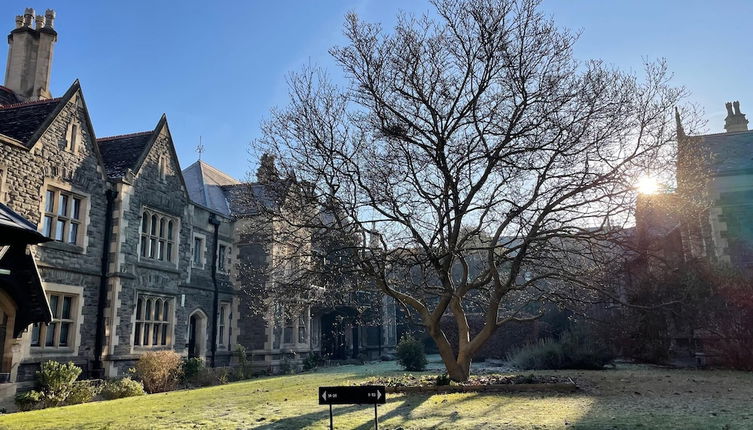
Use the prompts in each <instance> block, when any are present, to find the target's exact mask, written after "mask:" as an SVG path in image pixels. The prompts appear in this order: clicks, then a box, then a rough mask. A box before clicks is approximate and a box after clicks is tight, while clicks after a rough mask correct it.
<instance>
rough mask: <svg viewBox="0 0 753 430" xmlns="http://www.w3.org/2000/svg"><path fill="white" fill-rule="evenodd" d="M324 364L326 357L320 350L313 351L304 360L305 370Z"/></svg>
mask: <svg viewBox="0 0 753 430" xmlns="http://www.w3.org/2000/svg"><path fill="white" fill-rule="evenodd" d="M322 364H324V359H323V358H322V356H321V355H319V353H318V352H312V353H311V354H309V356H308V357H306V358H305V359H304V360H303V370H312V369H316V368H317V367H319V366H321V365H322Z"/></svg>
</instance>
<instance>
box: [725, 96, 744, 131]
mask: <svg viewBox="0 0 753 430" xmlns="http://www.w3.org/2000/svg"><path fill="white" fill-rule="evenodd" d="M725 106H726V107H727V118H725V119H724V129H725V130H727V133H732V132H735V131H748V120H747V119H745V114H744V113H741V112H740V102H737V101H736V102H732V103H730V102H727V103H726V104H725Z"/></svg>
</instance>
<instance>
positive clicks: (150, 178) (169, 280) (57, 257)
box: [0, 9, 395, 398]
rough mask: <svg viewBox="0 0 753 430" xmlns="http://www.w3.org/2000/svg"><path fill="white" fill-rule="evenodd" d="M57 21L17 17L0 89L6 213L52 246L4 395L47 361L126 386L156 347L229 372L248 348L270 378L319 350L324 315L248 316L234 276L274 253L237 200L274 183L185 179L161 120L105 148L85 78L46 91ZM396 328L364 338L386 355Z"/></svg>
mask: <svg viewBox="0 0 753 430" xmlns="http://www.w3.org/2000/svg"><path fill="white" fill-rule="evenodd" d="M54 19H55V12H54V11H51V10H48V11H46V13H45V14H44V15H39V16H35V13H34V10H32V9H27V10H26V11H25V13H24V15H23V16H19V17H17V18H16V28H15V29H13V30H12V31H11V33H10V35H9V37H8V42H9V45H10V48H9V55H8V64H7V69H6V75H5V84H4V86H2V87H0V203H2V204H3V205H6V206H7V208H8V209H9V210H12V211H15V212H13V213H17V214H19V215H20V216H21V217H23V218H25V219H26V220H28V223H29V225H32V226H35V227H36V230H37V231H38V232H39V233H41V235H43V236H45V237H46V238H48V239H50V240H49V241H47V242H44V243H40V244H38V245H36V246H31V247H30V249H31V253H32V255H33V256H34V257H35V258H36V262H37V263H36V264H37V266H38V269H39V277H40V280H41V286H42V288H43V290H44V293H45V294H44V295H42V299H44V296H45V295H46V299H47V304H48V309H45V307H44V306H41V307H39V309H40V311H39V315H38V318H37V319H32V320H29V325H27V326H25V327H22V328H21V329H20V330H17V331H15V332H14V333H11V338H12V339H13V340H12V341H6V342H5V343H4V345H3V348H4V350H3V366H4V367H3V368H2V369H0V376H2V374H3V373H7V374H8V377H7V378H5V379H4V378H0V382H7V384H6V385H3V384H0V385H3V387H0V388H2V389H1V390H0V396H2V397H4V398H7V396H10V395H12V394H13V393H14V392H15V391H16V389H17V388H21V389H23V388H25V387H28V386H30V385H31V381H32V380H33V376H34V372H35V371H36V370H37V369H38V368H39V365H40V363H41V362H43V361H46V360H57V361H73V362H74V363H76V364H77V365H79V366H80V367H82V368H83V369H84V372H85V373H84V374H85V375H87V376H89V377H116V376H119V375H122V374H123V373H124V372H125V371H126V369H128V368H130V367H133V365H134V363H135V360H137V359H138V358H139V356H140V355H141V354H142V353H144V352H146V351H153V350H160V349H170V350H174V351H176V352H178V353H180V354H182V355H184V356H186V357H201V358H203V359H205V360H206V361H207V363H208V364H210V365H214V366H226V365H232V360H233V351H234V350H235V348H236V345H238V344H241V345H244V346H245V347H246V349H247V351H248V353H249V354H253V357H254V361H253V364H254V365H255V366H256V367H257V368H260V369H264V370H268V371H274V370H275V369H277V368H278V367H279V366H280V364H281V363H282V362H283V361H286V360H288V359H290V358H291V357H292V359H293V364H295V363H296V362H299V361H300V359H302V358H304V357H305V356H306V355H307V354H309V353H311V352H317V351H320V349H321V347H320V345H321V342H320V337H321V324H320V318H321V315H322V312H320V311H314V312H312V310H311V308H307V309H306V310H305V312H303V313H302V314H301V315H299V317H298V318H292V319H291V318H288V319H286V320H285V321H280V320H279V318H277V316H276V314H275V312H273V311H272V308H270V312H268V313H266V314H263V315H255V314H252V313H251V312H249V311H248V309H249V307H250V306H248V304H249V303H248V302H249V301H253V300H255V298H254V297H253V296H249V295H248V294H243V291H244V285H243V283H242V281H240V280H239V279H238V277H237V273H236V267H237V266H238V264H239V262H251V263H253V264H260V265H265V264H271V263H272V262H273V261H272V260H273V259H274V258H275V257H274V256H275V253H276V252H277V251H276V250H275V249H272V248H273V246H271V245H270V244H265V243H263V242H259V241H258V240H255V239H253V238H248V237H244V235H243V234H242V231H243V226H244V225H245V224H248V223H253V222H259V221H258V220H257V221H255V220H254V213H253V212H252V211H245V210H243V206H242V204H241V203H239V202H240V200H239V199H238V196H239V193H242V192H244V191H249V192H250V195H252V196H259V197H262V196H263V195H264V189H265V186H266V185H265V184H263V183H257V184H243V183H241V182H239V181H237V180H235V179H233V178H231V177H230V176H228V175H226V174H224V173H223V172H221V171H219V170H217V169H215V168H213V167H211V166H209V165H207V164H206V163H204V162H202V161H198V162H196V163H194V164H192V165H191V166H189V167H188V168H186V169H185V170H182V169H181V167H180V163H179V161H178V158H177V156H176V152H175V146H174V142H173V140H172V136H171V133H170V127H169V125H168V121H167V118H166V116H164V115H163V116H162V117H161V118H160V119H159V120H158V121H157V123H156V125H155V127H154V128H153V129H152V130H148V131H143V132H137V133H131V134H127V135H120V136H111V137H96V135H95V133H94V129H93V126H92V123H91V119H90V117H89V113H88V110H87V106H86V102H85V100H84V94H83V91H82V89H81V86H80V84H79V82H78V81H76V82H74V83H73V84H72V85H71V86H70V88H69V89H68V90H67V91H66V93H65V94H64V95H62V96H61V97H53V96H52V95H51V94H50V91H49V82H50V71H51V63H52V52H53V47H54V44H55V43H56V41H57V32H56V31H55V29H54ZM6 206H3V207H6ZM12 211H11V212H12ZM2 239H3V238H0V244H1V243H2ZM1 263H2V261H0V268H1V266H2V264H1ZM0 274H1V273H0ZM0 281H2V280H0ZM0 286H1V285H0ZM270 306H272V304H270ZM317 309H319V308H317ZM48 310H49V315H47V314H46V311H48ZM49 317H51V318H49ZM48 320H49V323H46V321H48ZM34 321H39V322H35V323H33V324H31V323H32V322H34ZM391 327H392V329H390V328H389V327H388V328H387V329H385V330H381V329H380V331H379V334H381V335H382V338H380V339H375V337H374V335H373V333H371V334H369V335H368V336H366V335H364V336H362V337H361V340H357V341H358V342H359V344H361V345H363V346H364V347H366V346H368V342H369V341H370V342H372V343H374V342H378V343H379V346H380V349H381V347H382V346H384V347H385V348H387V347H388V346H389V345H394V341H395V336H394V324H393V325H392V326H391ZM358 330H366V328H365V327H364V328H359V329H358ZM364 333H365V331H364ZM356 338H357V339H358V336H356ZM367 339H369V341H367ZM371 349H372V350H374V348H371ZM379 353H381V350H379V351H376V350H374V353H373V354H372V355H378V354H379ZM296 360H298V361H296ZM6 361H7V364H8V366H5V364H6ZM6 367H7V369H6ZM6 379H7V380H6Z"/></svg>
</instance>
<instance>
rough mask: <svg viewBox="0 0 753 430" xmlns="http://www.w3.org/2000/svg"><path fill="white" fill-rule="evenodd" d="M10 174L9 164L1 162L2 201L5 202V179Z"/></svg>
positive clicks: (0, 185) (0, 184)
mask: <svg viewBox="0 0 753 430" xmlns="http://www.w3.org/2000/svg"><path fill="white" fill-rule="evenodd" d="M7 176H8V166H6V165H5V164H0V203H5V202H6V200H7V198H6V197H5V194H6V191H5V181H6V178H7Z"/></svg>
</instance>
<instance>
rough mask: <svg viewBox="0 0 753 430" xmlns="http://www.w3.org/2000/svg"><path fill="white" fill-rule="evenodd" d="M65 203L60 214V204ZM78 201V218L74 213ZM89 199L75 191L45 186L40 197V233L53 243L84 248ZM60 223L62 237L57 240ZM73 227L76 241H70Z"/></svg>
mask: <svg viewBox="0 0 753 430" xmlns="http://www.w3.org/2000/svg"><path fill="white" fill-rule="evenodd" d="M50 195H52V205H51V206H50ZM63 201H65V205H64V209H63V212H64V213H61V208H60V206H61V204H62V202H63ZM75 201H78V217H75V216H74V215H75V214H74V212H75V210H76V209H75V208H76V205H75V204H74V202H75ZM88 204H89V198H88V196H86V195H83V194H80V193H77V192H75V191H71V190H66V189H63V188H60V187H57V186H54V185H46V186H45V187H44V194H43V197H42V219H41V222H40V230H39V231H40V233H42V235H44V236H45V237H48V238H50V239H52V240H54V241H55V242H59V243H64V244H66V245H70V246H76V247H79V248H84V242H85V238H86V226H87V215H88V212H89V210H88V208H89V206H88ZM61 223H62V230H63V232H62V237H61V239H58V233H59V231H58V227H59V226H60V225H61ZM73 226H75V231H76V232H75V235H76V239H75V241H74V242H71V241H70V237H71V236H70V235H71V232H72V230H71V229H72V228H73Z"/></svg>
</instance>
